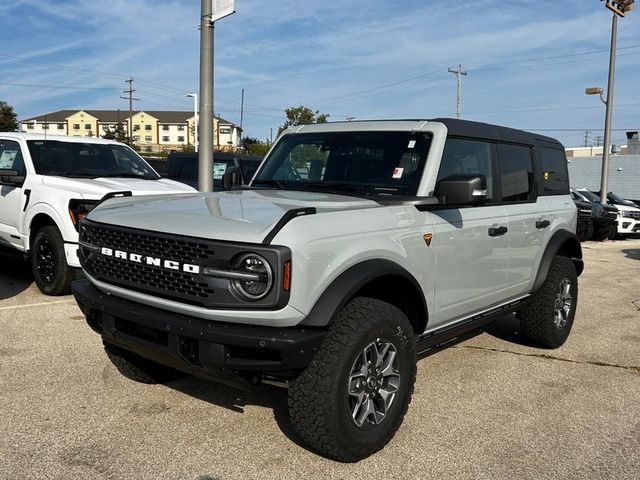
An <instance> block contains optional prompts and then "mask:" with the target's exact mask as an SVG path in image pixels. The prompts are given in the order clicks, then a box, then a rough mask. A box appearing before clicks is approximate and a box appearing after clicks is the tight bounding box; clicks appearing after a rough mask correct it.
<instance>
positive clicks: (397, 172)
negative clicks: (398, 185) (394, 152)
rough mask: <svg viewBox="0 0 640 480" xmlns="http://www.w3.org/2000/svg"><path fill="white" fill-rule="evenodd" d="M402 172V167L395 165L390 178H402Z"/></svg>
mask: <svg viewBox="0 0 640 480" xmlns="http://www.w3.org/2000/svg"><path fill="white" fill-rule="evenodd" d="M403 172H404V168H400V167H396V168H395V169H394V170H393V175H392V176H391V178H394V179H396V180H397V179H400V178H402V173H403Z"/></svg>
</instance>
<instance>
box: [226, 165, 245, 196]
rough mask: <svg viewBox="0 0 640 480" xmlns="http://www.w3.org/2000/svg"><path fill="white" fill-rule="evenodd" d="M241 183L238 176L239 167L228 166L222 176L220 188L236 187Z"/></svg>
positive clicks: (229, 188)
mask: <svg viewBox="0 0 640 480" xmlns="http://www.w3.org/2000/svg"><path fill="white" fill-rule="evenodd" d="M241 183H242V180H241V176H240V169H239V168H238V167H236V166H229V167H227V169H226V170H225V172H224V175H223V176H222V188H224V189H225V190H231V189H232V188H233V187H237V186H239V185H240V184H241Z"/></svg>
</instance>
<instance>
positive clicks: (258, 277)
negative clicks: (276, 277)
mask: <svg viewBox="0 0 640 480" xmlns="http://www.w3.org/2000/svg"><path fill="white" fill-rule="evenodd" d="M233 271H234V272H235V273H236V274H237V275H234V276H235V277H236V278H233V280H232V281H231V286H232V288H233V289H234V291H235V292H236V293H237V294H239V295H240V296H241V297H244V298H246V299H247V300H260V299H261V298H264V297H265V296H266V295H267V294H268V293H269V290H271V287H272V286H273V270H272V268H271V265H269V262H268V261H267V260H266V259H265V258H264V257H262V256H260V255H258V254H256V253H246V254H244V255H241V256H240V257H239V258H238V259H237V260H236V261H235V262H234V264H233Z"/></svg>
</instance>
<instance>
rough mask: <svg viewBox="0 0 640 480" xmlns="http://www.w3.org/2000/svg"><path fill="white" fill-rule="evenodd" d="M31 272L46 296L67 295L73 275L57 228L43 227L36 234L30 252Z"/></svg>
mask: <svg viewBox="0 0 640 480" xmlns="http://www.w3.org/2000/svg"><path fill="white" fill-rule="evenodd" d="M29 254H30V255H29V256H30V261H31V272H32V273H33V279H34V280H35V282H36V285H37V286H38V288H39V289H40V291H41V292H42V293H44V294H45V295H66V294H67V293H69V292H70V291H71V280H72V274H71V269H70V268H69V265H67V259H66V256H65V253H64V240H63V239H62V235H60V232H59V231H58V229H57V228H56V227H53V226H48V227H43V228H41V229H40V230H38V232H37V233H36V234H35V236H34V237H33V241H32V242H31V251H30V252H29Z"/></svg>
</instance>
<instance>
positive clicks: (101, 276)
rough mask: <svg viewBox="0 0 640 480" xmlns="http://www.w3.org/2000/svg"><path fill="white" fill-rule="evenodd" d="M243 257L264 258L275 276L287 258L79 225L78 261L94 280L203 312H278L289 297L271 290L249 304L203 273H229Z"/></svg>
mask: <svg viewBox="0 0 640 480" xmlns="http://www.w3.org/2000/svg"><path fill="white" fill-rule="evenodd" d="M247 252H254V253H258V254H260V255H261V256H263V257H264V258H265V259H266V260H267V261H268V262H269V263H270V264H271V266H272V269H273V271H274V272H276V273H277V275H280V272H279V269H278V267H279V266H280V265H282V264H283V262H285V261H288V260H290V258H291V251H290V250H289V249H288V248H285V247H277V246H263V245H255V244H237V243H230V242H223V241H219V240H210V239H202V238H193V237H185V236H181V235H173V234H169V233H162V232H151V231H146V230H139V229H135V228H128V227H120V226H116V225H110V224H104V223H97V222H92V221H89V220H83V221H82V222H81V224H80V262H81V265H82V268H83V269H84V270H85V271H86V272H87V273H88V274H89V275H90V276H91V277H93V278H95V279H96V280H99V281H101V282H104V283H107V284H110V285H115V286H119V287H122V288H126V289H128V290H134V291H137V292H141V293H147V294H150V295H152V296H155V297H162V298H166V299H169V300H174V301H178V302H180V303H188V304H191V305H197V306H203V307H207V308H238V306H239V305H240V304H241V305H242V307H243V308H247V309H251V308H263V309H264V308H276V307H279V308H281V307H282V306H283V305H284V304H286V302H287V301H288V292H283V291H281V290H280V289H277V288H272V291H271V292H270V293H269V294H268V295H267V296H266V297H264V298H262V299H260V300H257V301H254V302H247V301H244V300H241V299H239V298H238V297H237V296H236V294H234V293H233V289H232V288H231V280H230V279H229V277H227V276H225V275H223V274H222V275H221V274H219V275H217V276H216V275H215V274H211V273H208V274H207V275H205V274H204V272H205V269H206V268H207V269H209V271H212V270H213V271H217V272H223V273H224V272H227V271H231V270H232V269H233V268H232V267H233V265H234V263H235V262H236V259H237V258H238V257H239V256H240V255H242V254H245V253H247ZM277 278H281V277H277ZM278 282H280V280H278ZM276 284H280V283H276ZM283 302H284V303H283Z"/></svg>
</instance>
